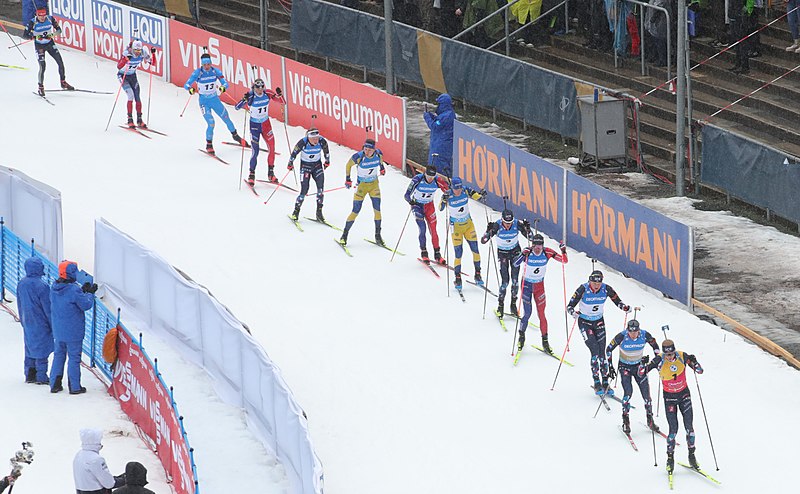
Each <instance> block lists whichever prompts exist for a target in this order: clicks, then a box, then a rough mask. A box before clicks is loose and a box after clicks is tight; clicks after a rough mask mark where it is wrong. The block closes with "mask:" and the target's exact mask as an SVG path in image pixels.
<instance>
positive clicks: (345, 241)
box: [339, 230, 348, 245]
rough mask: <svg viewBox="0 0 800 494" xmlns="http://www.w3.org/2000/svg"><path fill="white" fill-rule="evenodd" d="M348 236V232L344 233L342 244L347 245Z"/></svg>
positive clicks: (341, 239)
mask: <svg viewBox="0 0 800 494" xmlns="http://www.w3.org/2000/svg"><path fill="white" fill-rule="evenodd" d="M347 234H348V231H347V230H345V231H343V232H342V238H340V239H339V243H340V244H342V245H347Z"/></svg>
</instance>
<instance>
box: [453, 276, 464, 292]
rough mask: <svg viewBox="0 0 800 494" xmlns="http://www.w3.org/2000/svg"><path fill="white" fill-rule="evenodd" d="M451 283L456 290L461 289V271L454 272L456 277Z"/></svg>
mask: <svg viewBox="0 0 800 494" xmlns="http://www.w3.org/2000/svg"><path fill="white" fill-rule="evenodd" d="M453 285H455V287H456V290H458V291H459V292H460V291H461V288H463V285H462V284H461V273H456V279H455V280H454V281H453Z"/></svg>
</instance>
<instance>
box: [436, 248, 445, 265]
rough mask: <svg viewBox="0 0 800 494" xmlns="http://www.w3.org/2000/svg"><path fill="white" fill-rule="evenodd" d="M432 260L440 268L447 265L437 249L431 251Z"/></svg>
mask: <svg viewBox="0 0 800 494" xmlns="http://www.w3.org/2000/svg"><path fill="white" fill-rule="evenodd" d="M433 258H434V259H435V260H436V262H437V263H439V264H441V265H442V266H444V265H445V264H447V261H445V260H444V257H442V254H441V252H439V248H438V247H436V248H434V249H433Z"/></svg>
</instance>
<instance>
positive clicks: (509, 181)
mask: <svg viewBox="0 0 800 494" xmlns="http://www.w3.org/2000/svg"><path fill="white" fill-rule="evenodd" d="M453 159H454V163H453V165H454V167H453V168H454V172H453V174H454V175H455V176H458V177H461V179H462V180H464V181H465V182H466V183H467V184H468V185H469V186H470V187H472V188H475V189H477V190H481V189H486V191H487V192H488V195H487V204H488V205H489V206H491V207H492V208H493V209H496V210H498V211H500V210H502V209H503V208H504V207H508V208H509V209H511V210H512V211H513V212H514V216H516V217H518V218H526V219H528V220H530V221H531V222H533V221H534V220H538V222H537V227H538V229H539V230H541V231H542V232H544V233H546V234H547V235H549V236H550V237H552V238H554V239H561V238H562V234H563V230H564V227H563V218H564V210H563V207H564V206H563V205H564V197H563V193H564V173H565V170H564V169H563V168H561V167H558V166H556V165H553V164H552V163H548V162H547V161H545V160H543V159H541V158H539V157H538V156H534V155H532V154H529V153H526V152H524V151H521V150H519V149H516V148H514V147H513V146H511V145H509V144H507V143H505V142H503V141H501V140H499V139H497V138H494V137H491V136H488V135H486V134H484V133H483V132H480V131H478V130H475V129H473V128H471V127H469V126H468V125H465V124H463V123H461V122H458V121H456V122H455V127H454V132H453ZM504 198H505V201H504Z"/></svg>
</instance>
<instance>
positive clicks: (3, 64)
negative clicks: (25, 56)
mask: <svg viewBox="0 0 800 494" xmlns="http://www.w3.org/2000/svg"><path fill="white" fill-rule="evenodd" d="M0 67H5V68H7V69H20V70H28V67H20V66H19V65H8V64H5V63H0ZM37 96H38V94H37Z"/></svg>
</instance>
